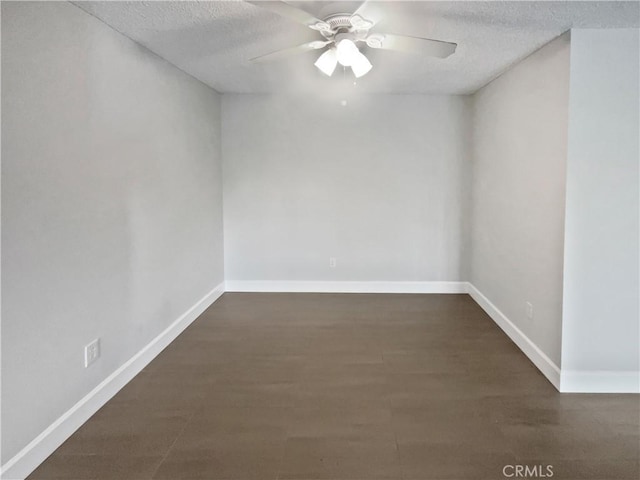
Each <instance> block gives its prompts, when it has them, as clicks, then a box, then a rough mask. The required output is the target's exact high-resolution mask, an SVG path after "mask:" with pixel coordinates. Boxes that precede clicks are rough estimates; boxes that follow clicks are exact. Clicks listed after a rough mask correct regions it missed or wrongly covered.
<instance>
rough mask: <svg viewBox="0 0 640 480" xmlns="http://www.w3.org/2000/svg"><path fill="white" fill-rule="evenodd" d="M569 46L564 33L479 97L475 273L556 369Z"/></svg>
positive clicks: (475, 128) (490, 296) (473, 240)
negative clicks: (528, 311) (528, 305)
mask: <svg viewBox="0 0 640 480" xmlns="http://www.w3.org/2000/svg"><path fill="white" fill-rule="evenodd" d="M569 48H570V43H569V36H568V35H563V36H562V37H560V38H558V39H556V40H554V41H553V42H551V43H549V44H548V45H546V46H544V47H543V48H541V49H540V50H538V51H537V52H535V53H534V54H532V55H531V56H529V57H528V58H526V59H525V60H524V61H522V62H521V63H519V64H517V65H515V66H514V67H513V68H511V69H510V70H508V71H507V72H505V73H504V74H503V75H502V76H500V77H499V78H497V79H496V80H494V81H493V82H491V83H490V84H489V85H487V86H486V87H484V88H482V89H481V90H479V91H478V92H476V94H475V95H474V97H473V99H474V118H473V139H474V142H473V173H472V184H473V189H472V191H473V193H472V207H471V212H472V213H471V224H472V227H471V270H470V280H471V283H472V284H473V285H474V286H475V287H476V288H477V289H478V290H479V291H480V292H481V293H482V294H483V295H484V296H485V297H486V298H487V299H488V300H489V301H490V302H492V303H493V305H494V306H495V307H497V309H498V310H500V311H501V312H502V314H504V315H505V316H506V317H507V318H508V319H509V320H510V321H511V323H512V324H514V325H515V326H516V327H517V328H518V329H519V330H520V331H521V332H522V333H523V334H524V335H525V336H526V337H527V338H528V339H529V340H531V341H532V342H533V343H534V344H535V345H536V346H537V348H539V349H540V350H541V351H542V352H543V353H544V354H545V355H546V356H547V357H548V358H549V359H551V361H552V362H553V363H555V366H556V367H559V365H560V345H561V329H562V265H563V260H562V259H563V231H564V197H565V169H566V149H567V122H568V120H567V117H568V98H569ZM526 302H530V303H531V304H532V305H533V309H534V319H533V320H529V319H528V318H527V315H526V307H525V303H526Z"/></svg>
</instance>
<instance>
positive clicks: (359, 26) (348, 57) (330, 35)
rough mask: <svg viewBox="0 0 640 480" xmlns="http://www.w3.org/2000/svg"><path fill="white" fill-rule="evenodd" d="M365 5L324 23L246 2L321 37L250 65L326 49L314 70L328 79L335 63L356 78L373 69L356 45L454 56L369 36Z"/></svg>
mask: <svg viewBox="0 0 640 480" xmlns="http://www.w3.org/2000/svg"><path fill="white" fill-rule="evenodd" d="M367 1H368V0H365V1H363V2H362V4H361V5H360V6H359V7H358V9H357V10H356V11H355V12H354V13H353V14H350V13H337V14H334V15H329V16H328V17H326V18H325V19H324V20H320V19H318V18H316V17H315V16H313V15H312V14H311V13H309V12H307V11H305V10H302V9H299V8H297V7H294V6H293V5H290V4H288V3H286V2H282V1H273V2H271V1H270V2H259V1H249V3H253V4H254V5H256V6H259V7H263V8H267V9H269V10H271V11H273V12H275V13H277V14H279V15H281V16H283V17H285V18H289V19H291V20H293V21H296V22H298V23H302V24H303V25H306V26H307V27H309V28H310V29H312V30H315V31H317V32H319V33H320V34H321V35H322V37H324V40H315V41H313V42H309V43H305V44H303V45H299V46H297V47H292V48H287V49H285V50H280V51H278V52H273V53H269V54H267V55H262V56H260V57H256V58H253V59H252V61H253V62H263V61H265V60H275V59H279V58H282V57H284V56H287V55H290V54H295V53H301V52H305V51H309V50H320V49H322V48H324V47H326V46H328V47H329V48H328V49H327V50H326V51H324V52H323V53H322V54H321V55H320V57H318V59H317V60H316V61H315V63H314V65H315V66H316V67H317V68H318V70H320V71H321V72H322V73H323V74H325V75H327V76H331V75H333V72H334V71H335V69H336V66H337V64H338V63H339V64H340V65H342V66H343V67H351V70H352V71H353V74H354V76H355V77H356V78H360V77H362V76H363V75H366V74H367V73H369V72H370V71H371V69H372V68H373V65H372V64H371V62H370V61H369V59H368V58H367V57H366V56H365V55H364V54H363V53H362V52H361V51H360V49H359V48H358V46H357V45H356V43H357V42H362V43H365V44H366V45H367V46H368V47H369V48H375V49H384V50H404V51H413V52H417V53H422V54H425V55H429V56H433V57H438V58H446V57H448V56H449V55H451V54H452V53H453V52H455V50H456V46H457V45H456V44H455V43H450V42H443V41H440V40H431V39H429V38H420V37H407V36H403V35H392V34H382V33H372V34H369V30H370V29H371V28H373V27H374V26H375V23H374V22H372V21H371V20H368V19H366V18H365V17H364V16H363V15H361V13H362V12H363V11H364V10H366V5H367Z"/></svg>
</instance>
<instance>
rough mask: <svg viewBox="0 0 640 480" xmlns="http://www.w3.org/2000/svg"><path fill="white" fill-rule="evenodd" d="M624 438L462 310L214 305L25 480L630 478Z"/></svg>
mask: <svg viewBox="0 0 640 480" xmlns="http://www.w3.org/2000/svg"><path fill="white" fill-rule="evenodd" d="M639 427H640V397H639V396H637V395H603V394H600V395H583V394H559V393H558V392H557V391H556V390H555V388H554V387H553V386H552V385H551V384H550V383H549V382H548V381H547V380H546V379H545V378H544V377H543V376H542V375H541V374H540V373H539V372H538V370H537V369H536V368H535V367H534V366H533V365H532V364H531V363H530V362H529V360H528V359H527V358H526V357H525V356H524V355H523V354H522V353H521V352H520V351H519V350H518V348H517V347H516V346H515V345H514V344H513V343H512V342H511V341H510V340H509V339H508V338H507V337H506V335H505V334H504V333H503V332H502V331H501V330H500V329H499V328H498V327H497V326H496V325H495V324H494V323H493V321H492V320H491V319H490V318H489V317H488V316H487V315H486V314H485V313H484V312H483V311H482V310H481V309H480V307H478V306H477V305H476V304H475V303H474V302H473V300H471V298H470V297H468V296H467V295H377V294H371V295H359V294H358V295H350V294H241V293H226V294H224V295H223V297H222V298H221V299H220V300H218V301H217V302H216V303H215V304H214V305H213V306H212V307H211V308H209V309H208V310H207V311H206V312H205V313H204V314H203V315H202V316H201V317H200V318H199V319H198V320H197V321H196V322H194V323H193V325H192V326H191V327H189V328H188V329H187V330H186V331H185V332H184V333H183V334H182V335H181V336H180V337H179V338H178V339H177V340H176V341H175V342H174V343H172V344H171V345H170V346H169V347H168V348H167V349H166V350H165V351H164V352H163V353H162V354H160V355H159V356H158V357H157V358H156V359H155V360H154V361H153V362H152V363H151V364H150V365H149V366H148V367H147V368H146V369H145V370H144V371H143V372H142V373H141V374H140V375H138V376H137V377H136V378H135V379H134V380H133V381H132V382H130V383H129V384H128V385H127V386H126V387H125V388H124V389H123V390H122V391H121V392H120V393H118V395H117V396H116V397H114V398H113V399H112V400H111V401H110V402H108V403H107V404H106V405H105V406H104V408H102V409H101V410H100V411H99V412H98V413H96V414H95V415H94V416H93V417H92V418H91V419H90V420H89V421H88V422H87V423H86V424H85V425H84V426H82V427H81V428H80V429H79V430H78V431H77V432H76V433H75V434H74V435H73V436H72V437H71V438H70V439H69V440H68V441H67V442H65V443H64V444H63V445H62V446H61V447H60V448H59V449H58V450H57V451H56V452H55V453H54V454H53V455H51V457H49V459H48V460H46V461H45V462H44V463H43V464H42V465H41V466H40V467H39V468H38V469H37V470H36V471H35V472H34V473H33V474H32V475H31V476H30V477H29V479H30V480H36V479H54V478H55V479H83V480H85V479H86V480H88V479H106V478H109V479H119V480H129V479H130V480H134V479H151V478H153V479H167V480H176V479H185V478H191V479H211V480H215V479H229V480H231V479H243V480H244V479H307V480H310V479H361V480H372V479H380V478H384V479H420V480H427V479H456V480H463V479H481V480H491V479H504V478H522V477H516V476H515V474H516V473H517V470H516V468H517V467H518V466H519V465H521V466H522V468H524V466H527V467H528V468H529V471H528V473H532V472H533V473H537V474H538V477H531V476H530V477H528V478H554V479H558V480H567V479H576V480H578V479H579V480H583V479H585V480H586V479H600V480H613V479H638V478H639V477H640V468H639V464H638V457H639V450H640V448H639ZM547 467H551V470H548V469H547ZM550 471H551V472H552V474H553V476H552V477H550V476H549V473H550ZM520 472H525V471H524V470H520ZM542 473H544V474H545V475H546V477H544V476H542V475H540V474H542ZM505 474H507V475H512V476H511V477H508V476H505Z"/></svg>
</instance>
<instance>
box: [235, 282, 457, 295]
mask: <svg viewBox="0 0 640 480" xmlns="http://www.w3.org/2000/svg"><path fill="white" fill-rule="evenodd" d="M225 291H226V292H289V293H467V282H322V281H268V280H266V281H261V280H258V281H245V280H229V281H227V282H225Z"/></svg>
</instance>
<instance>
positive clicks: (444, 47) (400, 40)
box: [368, 33, 458, 58]
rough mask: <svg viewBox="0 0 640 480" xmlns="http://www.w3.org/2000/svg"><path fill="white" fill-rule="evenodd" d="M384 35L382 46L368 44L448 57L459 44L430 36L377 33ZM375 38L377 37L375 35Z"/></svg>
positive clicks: (386, 48)
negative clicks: (433, 38)
mask: <svg viewBox="0 0 640 480" xmlns="http://www.w3.org/2000/svg"><path fill="white" fill-rule="evenodd" d="M376 35H378V36H380V37H384V39H382V42H381V46H379V47H376V46H374V45H369V43H368V45H369V46H370V47H373V48H382V49H384V50H399V51H402V52H415V53H422V54H426V55H429V56H431V57H438V58H447V57H448V56H449V55H451V54H452V53H453V52H455V51H456V47H457V46H458V45H457V44H455V43H451V42H443V41H440V40H432V39H430V38H420V37H408V36H406V35H393V34H388V33H383V34H376ZM374 38H375V37H374Z"/></svg>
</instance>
